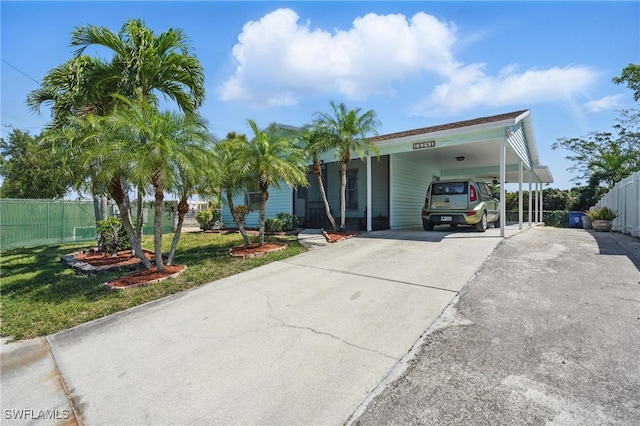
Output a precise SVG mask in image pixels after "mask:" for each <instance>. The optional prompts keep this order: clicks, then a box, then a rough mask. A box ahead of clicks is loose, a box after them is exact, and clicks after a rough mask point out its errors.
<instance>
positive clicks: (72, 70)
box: [27, 55, 116, 222]
mask: <svg viewBox="0 0 640 426" xmlns="http://www.w3.org/2000/svg"><path fill="white" fill-rule="evenodd" d="M106 66H107V65H106V64H105V63H104V62H102V61H101V60H99V59H94V58H92V57H90V56H86V55H80V56H77V57H74V58H72V59H70V60H68V61H67V62H65V63H64V64H62V65H60V66H58V67H56V68H54V69H52V70H51V71H49V72H48V73H47V74H46V75H45V76H44V78H43V80H42V84H41V86H40V87H39V88H38V89H36V90H33V91H32V92H30V93H29V94H28V95H27V104H28V105H29V106H30V107H31V109H32V111H34V112H36V113H39V112H40V107H41V106H42V105H50V106H51V117H52V119H53V121H52V123H51V125H49V126H48V128H47V129H46V130H45V133H47V134H48V136H49V137H48V139H49V140H54V141H55V142H56V143H55V144H54V146H52V152H53V151H55V152H56V153H57V155H59V157H60V158H61V160H62V161H65V162H68V163H69V164H70V165H73V164H76V159H75V158H74V157H73V155H77V154H78V153H79V151H78V150H77V149H74V147H73V146H70V145H69V144H68V143H67V142H66V141H65V140H64V138H60V136H62V135H64V133H65V132H68V131H69V130H68V129H67V130H63V131H62V132H60V131H59V130H60V129H62V128H64V127H65V125H66V124H68V123H69V121H70V120H72V121H76V120H75V119H76V118H78V117H85V116H87V115H90V114H93V115H98V116H105V115H106V114H108V113H109V112H110V111H111V110H112V108H113V99H112V98H111V97H110V96H109V94H110V93H111V92H113V91H115V89H116V87H115V86H114V85H113V82H109V81H104V82H100V83H96V82H94V80H95V78H93V76H94V74H95V73H96V72H97V70H99V69H102V68H105V67H106ZM77 124H78V123H77V122H74V123H73V125H72V126H71V127H72V128H73V129H74V131H75V130H78V127H77ZM89 127H91V125H90V124H89ZM73 139H75V136H74V137H72V138H71V139H68V141H71V140H73ZM55 145H57V146H55ZM57 148H59V149H57ZM65 170H66V173H70V174H73V175H74V176H73V180H74V181H75V182H76V184H75V185H73V186H74V187H75V188H76V189H78V190H81V189H83V186H84V185H83V181H85V179H86V178H87V177H89V180H91V177H90V176H87V174H86V170H85V169H84V168H82V167H66V168H65ZM89 187H90V189H91V190H92V192H91V193H92V194H94V201H95V202H96V205H97V203H98V201H97V198H96V197H97V196H99V197H100V209H96V210H100V211H101V212H102V216H101V217H100V216H99V215H96V222H97V221H98V220H105V219H106V218H107V197H106V193H105V191H104V189H99V188H97V187H96V185H95V184H94V183H93V182H91V183H90V185H89Z"/></svg>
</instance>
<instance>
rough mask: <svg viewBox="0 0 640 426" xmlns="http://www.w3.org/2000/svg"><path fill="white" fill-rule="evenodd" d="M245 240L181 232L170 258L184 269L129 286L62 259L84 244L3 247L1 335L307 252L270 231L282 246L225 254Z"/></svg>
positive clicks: (106, 310) (80, 317) (53, 328)
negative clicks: (119, 287)
mask: <svg viewBox="0 0 640 426" xmlns="http://www.w3.org/2000/svg"><path fill="white" fill-rule="evenodd" d="M172 236H173V234H167V235H165V238H163V252H168V250H169V246H170V244H171V237H172ZM243 243H244V241H243V240H242V237H241V236H240V234H238V233H237V232H221V233H185V234H183V235H182V237H181V239H180V244H179V246H178V249H177V252H176V255H175V258H174V262H175V263H177V264H180V265H186V266H187V269H186V270H184V271H183V272H182V273H181V274H180V275H179V276H177V277H175V278H172V279H167V280H164V281H160V282H157V283H156V284H153V285H146V286H141V287H136V288H131V289H129V290H127V291H108V290H107V289H105V287H104V284H105V283H106V282H110V281H112V280H116V279H119V278H121V277H122V276H123V275H125V274H124V273H123V272H124V271H108V272H105V273H104V274H101V275H88V274H79V273H76V272H75V271H74V270H73V269H72V268H70V267H69V266H68V265H66V264H65V263H62V262H60V258H61V257H62V256H64V255H68V254H70V253H76V252H81V251H82V250H83V249H86V248H87V247H86V245H84V244H78V243H73V244H63V245H56V246H47V247H35V248H26V249H15V250H6V251H4V252H3V253H2V256H1V257H0V268H2V281H1V282H0V303H1V304H2V310H1V311H0V315H1V317H2V321H1V322H0V334H1V335H2V336H11V338H13V339H16V340H20V339H27V338H32V337H36V336H43V335H47V334H51V333H55V332H57V331H60V330H64V329H67V328H70V327H73V326H75V325H78V324H81V323H84V322H87V321H91V320H93V319H96V318H100V317H104V316H106V315H109V314H112V313H115V312H118V311H122V310H125V309H129V308H132V307H134V306H136V305H140V304H143V303H147V302H150V301H152V300H156V299H160V298H163V297H166V296H169V295H171V294H174V293H179V292H181V291H185V290H187V289H189V288H192V287H196V286H199V285H202V284H206V283H210V282H212V281H215V280H218V279H221V278H225V277H228V276H230V275H234V274H237V273H240V272H243V271H246V270H249V269H253V268H256V267H258V266H261V265H264V264H267V263H270V262H274V261H277V260H281V259H285V258H287V257H291V256H295V255H296V254H299V253H302V252H304V251H305V249H304V247H302V246H301V245H300V244H299V243H298V241H297V236H295V235H289V236H269V237H267V241H265V243H281V244H285V245H286V248H285V249H283V250H280V251H277V252H273V253H269V254H268V255H266V256H259V257H253V258H247V259H244V260H243V259H240V258H235V257H232V256H230V255H229V249H231V248H232V247H237V246H241V245H242V244H243ZM152 245H153V236H146V237H145V238H144V241H143V246H144V247H151V246H152ZM127 253H130V252H127ZM127 256H128V255H127Z"/></svg>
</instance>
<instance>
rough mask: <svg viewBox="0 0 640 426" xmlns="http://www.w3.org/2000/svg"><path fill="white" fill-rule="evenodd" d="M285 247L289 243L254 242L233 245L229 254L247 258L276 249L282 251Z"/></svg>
mask: <svg viewBox="0 0 640 426" xmlns="http://www.w3.org/2000/svg"><path fill="white" fill-rule="evenodd" d="M285 248H287V245H286V244H281V243H264V244H263V245H259V244H258V243H252V244H249V245H242V246H236V247H231V248H230V249H229V254H230V255H231V256H233V257H240V258H242V259H247V258H250V257H256V256H262V255H265V254H267V253H273V252H275V251H281V250H284V249H285Z"/></svg>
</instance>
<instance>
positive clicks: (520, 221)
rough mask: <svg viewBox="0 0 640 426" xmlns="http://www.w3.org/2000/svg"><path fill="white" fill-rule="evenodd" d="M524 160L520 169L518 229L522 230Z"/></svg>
mask: <svg viewBox="0 0 640 426" xmlns="http://www.w3.org/2000/svg"><path fill="white" fill-rule="evenodd" d="M522 173H523V172H522V160H520V168H519V169H518V229H520V230H522V208H523V207H524V206H523V204H522V179H523V176H522Z"/></svg>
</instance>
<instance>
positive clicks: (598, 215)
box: [586, 207, 618, 220]
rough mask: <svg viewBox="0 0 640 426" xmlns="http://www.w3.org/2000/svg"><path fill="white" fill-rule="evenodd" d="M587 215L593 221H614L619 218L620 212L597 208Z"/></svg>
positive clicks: (607, 208)
mask: <svg viewBox="0 0 640 426" xmlns="http://www.w3.org/2000/svg"><path fill="white" fill-rule="evenodd" d="M586 214H587V216H589V217H590V218H591V220H613V219H615V218H616V217H618V211H617V210H612V209H610V208H609V207H596V208H595V209H593V210H589V211H588V212H586Z"/></svg>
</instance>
